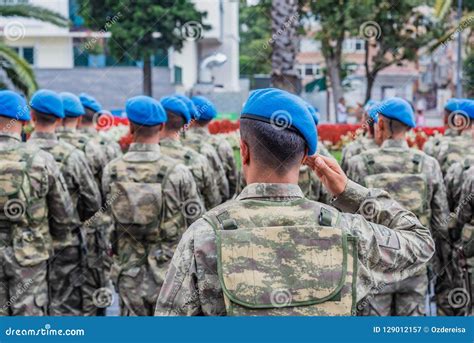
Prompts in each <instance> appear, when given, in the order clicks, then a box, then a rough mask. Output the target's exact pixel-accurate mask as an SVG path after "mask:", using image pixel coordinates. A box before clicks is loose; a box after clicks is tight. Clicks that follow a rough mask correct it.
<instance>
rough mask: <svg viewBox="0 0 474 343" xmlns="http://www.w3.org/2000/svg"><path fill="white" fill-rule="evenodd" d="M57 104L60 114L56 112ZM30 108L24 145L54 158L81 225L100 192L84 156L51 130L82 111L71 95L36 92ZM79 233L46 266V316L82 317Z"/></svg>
mask: <svg viewBox="0 0 474 343" xmlns="http://www.w3.org/2000/svg"><path fill="white" fill-rule="evenodd" d="M61 103H62V105H61V106H63V107H64V112H62V111H60V110H59V108H60V107H61V106H60V104H61ZM31 108H32V111H31V115H32V118H33V122H34V123H35V131H34V132H33V134H32V135H31V137H30V140H29V141H28V144H30V145H31V146H33V147H38V148H40V149H42V150H44V151H47V152H49V153H50V154H51V155H52V156H53V157H54V159H55V160H56V163H57V164H58V167H59V170H60V171H61V173H62V175H63V177H64V180H65V181H66V186H67V188H68V191H69V193H70V195H71V198H72V204H73V208H74V209H75V211H76V213H75V214H76V215H77V216H78V217H79V219H80V221H81V222H84V221H86V220H88V219H89V218H91V217H92V216H93V215H94V214H95V213H96V212H97V211H99V209H100V206H101V204H102V199H101V196H100V191H99V188H98V186H97V184H96V183H95V181H94V176H93V175H92V171H91V170H90V168H89V166H88V164H87V160H86V158H85V156H84V153H83V152H82V151H80V150H78V149H76V148H75V147H74V146H72V145H70V144H68V143H66V142H64V141H59V140H58V138H57V136H56V134H55V127H56V125H57V124H58V123H60V122H61V119H62V118H63V117H64V113H74V114H80V113H81V112H82V111H84V109H83V108H82V105H81V102H80V101H79V98H77V97H76V96H75V95H74V94H72V93H61V97H60V96H59V95H58V94H56V93H54V92H51V91H47V90H40V91H38V92H36V93H35V94H34V95H33V98H32V99H31ZM82 230H83V229H82V227H80V226H79V227H77V229H76V230H75V231H74V232H73V235H72V239H71V242H70V243H69V244H67V245H64V244H62V245H57V244H55V257H54V259H53V260H52V261H51V262H50V266H51V274H50V275H49V276H50V278H49V282H50V290H51V303H50V307H49V314H50V315H70V316H80V315H82V314H83V309H82V287H83V280H84V273H86V256H85V250H84V248H85V246H86V242H85V233H84V232H83V231H82Z"/></svg>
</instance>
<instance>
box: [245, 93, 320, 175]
mask: <svg viewBox="0 0 474 343" xmlns="http://www.w3.org/2000/svg"><path fill="white" fill-rule="evenodd" d="M240 134H241V139H242V141H243V142H244V143H245V144H246V145H247V146H248V149H249V160H250V163H249V164H252V163H253V164H254V165H257V166H259V167H260V168H262V169H269V170H271V171H272V172H274V173H276V174H277V175H282V174H285V173H287V172H288V171H289V170H291V169H294V168H295V167H296V166H299V165H300V164H301V162H302V160H303V158H304V156H305V154H306V153H307V152H309V154H310V155H312V154H314V153H315V152H316V147H317V130H316V125H315V121H314V118H313V117H312V116H311V113H310V112H309V111H308V106H307V104H306V103H305V102H304V101H303V100H302V99H301V98H299V97H297V96H295V95H293V94H290V93H288V92H286V91H282V90H279V89H275V88H267V89H259V90H256V91H254V92H252V93H251V95H250V97H249V99H248V100H247V102H246V104H245V106H244V108H243V110H242V114H241V120H240Z"/></svg>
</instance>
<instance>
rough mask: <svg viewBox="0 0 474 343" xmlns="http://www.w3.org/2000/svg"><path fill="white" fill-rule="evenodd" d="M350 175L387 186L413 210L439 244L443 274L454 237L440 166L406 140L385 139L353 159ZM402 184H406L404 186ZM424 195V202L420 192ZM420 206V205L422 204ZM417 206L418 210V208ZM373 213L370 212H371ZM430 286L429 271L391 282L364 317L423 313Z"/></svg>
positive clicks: (436, 263)
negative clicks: (451, 232) (448, 227)
mask: <svg viewBox="0 0 474 343" xmlns="http://www.w3.org/2000/svg"><path fill="white" fill-rule="evenodd" d="M347 175H348V177H349V178H350V179H352V180H353V181H355V182H357V183H360V184H363V185H367V186H369V187H377V188H383V189H386V190H387V191H389V192H390V193H391V194H395V195H396V197H397V200H398V201H400V202H401V203H402V205H405V206H406V207H407V208H412V210H413V211H414V213H415V214H416V215H418V217H419V220H420V222H421V223H422V224H423V225H425V226H427V227H429V228H430V230H431V233H432V234H433V238H434V239H435V242H436V247H437V255H436V258H435V259H433V270H434V273H435V275H436V276H440V274H442V273H443V270H444V266H445V265H446V263H447V262H448V259H447V256H446V253H447V251H448V252H449V250H450V249H449V247H448V246H447V244H448V242H449V236H448V232H447V222H446V218H447V216H448V204H447V199H446V189H445V187H444V183H443V177H442V175H441V171H440V167H439V164H438V163H437V162H436V160H435V159H434V158H432V157H430V156H428V155H426V154H424V153H423V152H421V151H419V150H415V149H410V148H409V147H408V144H407V143H406V141H405V140H393V139H389V140H386V141H385V142H384V143H383V144H382V146H381V148H379V149H372V150H368V151H366V152H364V153H362V154H359V155H357V156H354V157H353V158H352V159H351V160H350V161H349V171H348V174H347ZM401 182H404V183H403V184H401ZM420 192H421V194H425V196H422V197H423V199H420V197H419V196H418V194H420ZM420 202H421V203H420ZM415 208H416V210H415ZM367 210H368V211H370V208H367ZM427 287H428V279H427V275H426V271H423V270H421V271H420V273H418V274H417V275H414V276H412V277H410V278H408V279H406V280H404V281H402V282H401V283H398V284H388V285H387V286H386V287H384V288H383V289H380V290H377V292H376V293H375V294H373V295H371V297H370V299H369V300H368V301H367V302H368V304H369V305H370V306H367V307H365V308H364V309H363V311H361V314H363V315H382V316H386V315H391V314H392V306H394V308H393V309H394V311H395V312H394V313H393V315H424V314H425V297H426V292H427Z"/></svg>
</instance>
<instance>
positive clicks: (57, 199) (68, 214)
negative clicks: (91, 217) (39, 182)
mask: <svg viewBox="0 0 474 343" xmlns="http://www.w3.org/2000/svg"><path fill="white" fill-rule="evenodd" d="M39 154H41V157H43V158H44V161H45V162H46V174H47V185H48V187H47V194H46V202H47V205H48V215H49V217H48V222H49V230H50V232H51V235H52V236H54V237H55V238H56V239H58V240H61V239H66V238H67V237H68V235H69V234H70V233H71V231H72V230H73V229H75V228H76V227H78V226H79V225H80V223H79V218H78V216H77V212H76V209H75V208H74V206H73V202H72V199H71V196H70V194H69V191H68V189H67V186H66V181H65V180H64V178H63V175H62V173H61V171H60V170H59V167H58V166H57V164H56V161H55V160H54V158H53V157H52V156H51V155H49V154H47V153H44V152H40V153H39Z"/></svg>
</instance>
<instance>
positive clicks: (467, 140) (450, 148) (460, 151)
mask: <svg viewBox="0 0 474 343" xmlns="http://www.w3.org/2000/svg"><path fill="white" fill-rule="evenodd" d="M473 148H474V140H473V137H472V131H471V130H465V131H463V132H462V133H461V134H460V135H459V136H456V137H452V138H450V139H444V140H443V141H441V143H440V144H439V149H438V154H437V156H436V159H437V160H438V162H439V165H440V166H441V171H442V172H443V175H445V174H446V173H447V171H448V169H449V167H451V165H452V164H454V163H456V162H459V161H461V160H462V159H463V158H464V157H465V156H466V155H467V154H468V153H469V152H470V151H472V149H473Z"/></svg>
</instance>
